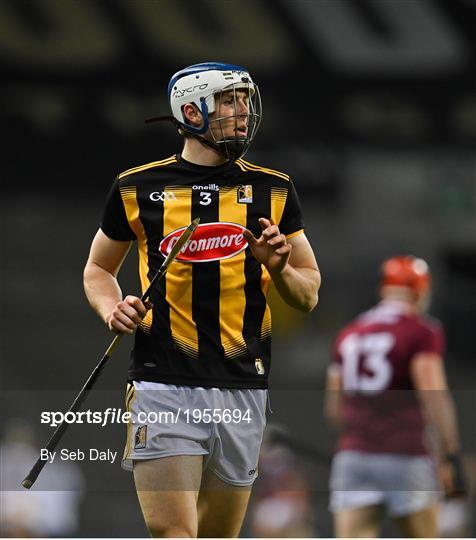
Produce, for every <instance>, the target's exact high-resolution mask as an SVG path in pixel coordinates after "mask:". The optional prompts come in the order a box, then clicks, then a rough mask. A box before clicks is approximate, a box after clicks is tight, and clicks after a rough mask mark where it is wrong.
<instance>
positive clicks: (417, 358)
mask: <svg viewBox="0 0 476 540" xmlns="http://www.w3.org/2000/svg"><path fill="white" fill-rule="evenodd" d="M429 295H430V275H429V270H428V266H427V264H426V263H425V261H423V260H422V259H417V258H415V257H412V256H396V257H392V258H390V259H388V260H386V261H385V262H384V263H383V266H382V277H381V287H380V296H381V301H380V303H379V304H377V305H376V306H375V307H374V308H373V309H371V310H369V311H367V312H365V313H363V314H361V315H359V316H358V317H357V318H356V319H355V320H354V321H352V322H351V323H350V324H349V325H347V326H346V327H345V328H344V329H343V330H342V331H341V332H340V334H339V335H338V337H337V340H336V343H335V347H334V358H333V362H332V364H331V365H330V367H329V370H328V378H327V396H326V406H325V409H326V410H325V412H326V415H327V417H328V418H329V419H330V420H331V421H332V422H333V423H334V424H335V425H336V426H338V427H339V428H340V430H341V432H340V437H339V442H338V448H337V453H336V455H335V457H334V460H333V463H332V471H331V479H330V489H331V500H330V509H331V511H332V512H333V513H334V522H335V532H336V536H338V537H375V536H378V534H379V529H380V517H381V512H382V511H383V510H386V511H387V512H388V514H389V515H390V516H391V517H392V518H395V520H396V521H397V522H398V524H399V525H400V527H401V530H402V533H403V535H405V536H407V537H434V536H436V535H437V501H438V498H439V485H438V482H437V474H436V472H435V463H434V461H433V459H432V457H431V456H430V453H429V450H428V448H427V444H426V441H425V425H426V423H429V424H430V425H431V426H432V427H433V428H434V430H435V432H436V435H437V443H438V459H437V461H438V462H439V463H438V464H439V472H440V479H441V481H442V482H443V487H444V490H445V491H446V493H447V494H448V495H453V494H455V493H456V492H457V491H458V490H461V489H462V488H463V479H462V475H461V465H460V459H459V437H458V430H457V421H456V416H455V409H454V405H453V401H452V398H451V396H450V393H449V391H448V387H447V383H446V377H445V370H444V365H443V353H444V336H443V330H442V328H441V325H440V324H439V323H438V322H437V321H435V320H433V319H430V318H428V317H426V316H424V315H423V312H424V311H425V309H426V307H427V306H428V303H429Z"/></svg>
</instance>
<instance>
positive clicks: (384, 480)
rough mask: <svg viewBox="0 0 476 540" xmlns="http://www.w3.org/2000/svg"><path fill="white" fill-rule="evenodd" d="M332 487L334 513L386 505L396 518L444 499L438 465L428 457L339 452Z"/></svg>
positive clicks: (334, 465) (333, 466) (333, 464)
mask: <svg viewBox="0 0 476 540" xmlns="http://www.w3.org/2000/svg"><path fill="white" fill-rule="evenodd" d="M330 489H331V496H330V504H329V509H330V510H331V512H340V511H342V510H349V509H352V508H359V507H362V506H373V505H377V504H382V505H385V506H386V508H387V511H388V513H389V515H391V516H394V517H396V516H404V515H408V514H413V513H415V512H418V511H420V510H422V509H423V508H426V507H427V506H430V505H432V504H434V503H435V502H436V501H438V500H439V499H440V490H439V487H438V482H437V479H436V470H435V466H434V463H433V460H432V459H431V458H430V457H428V456H404V455H400V454H370V453H367V452H357V451H351V450H345V451H341V452H338V453H337V454H336V456H335V457H334V459H333V461H332V469H331V477H330Z"/></svg>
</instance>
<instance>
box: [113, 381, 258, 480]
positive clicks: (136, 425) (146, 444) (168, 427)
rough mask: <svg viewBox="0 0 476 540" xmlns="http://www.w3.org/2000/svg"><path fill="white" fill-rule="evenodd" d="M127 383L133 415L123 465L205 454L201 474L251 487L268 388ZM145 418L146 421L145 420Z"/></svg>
mask: <svg viewBox="0 0 476 540" xmlns="http://www.w3.org/2000/svg"><path fill="white" fill-rule="evenodd" d="M133 385H134V387H133V388H132V385H128V392H127V393H126V404H127V405H128V410H129V411H130V412H131V414H132V418H131V422H129V425H128V429H127V443H126V448H125V451H124V457H123V460H122V467H123V468H124V469H126V470H132V468H133V460H143V459H156V458H161V457H168V456H193V455H203V456H206V458H205V460H204V470H205V469H210V470H211V471H212V472H213V473H214V474H216V476H218V478H220V479H221V480H223V481H224V482H226V483H228V484H231V485H234V486H247V485H251V484H252V483H253V482H254V480H255V479H256V478H257V476H258V457H259V451H260V447H261V441H262V439H263V432H264V428H265V427H266V403H267V395H268V391H267V390H261V389H252V390H251V389H250V390H248V389H220V388H203V387H190V386H176V385H172V384H162V383H156V382H148V381H134V383H133ZM146 415H147V416H148V418H147V419H146V418H145V416H146Z"/></svg>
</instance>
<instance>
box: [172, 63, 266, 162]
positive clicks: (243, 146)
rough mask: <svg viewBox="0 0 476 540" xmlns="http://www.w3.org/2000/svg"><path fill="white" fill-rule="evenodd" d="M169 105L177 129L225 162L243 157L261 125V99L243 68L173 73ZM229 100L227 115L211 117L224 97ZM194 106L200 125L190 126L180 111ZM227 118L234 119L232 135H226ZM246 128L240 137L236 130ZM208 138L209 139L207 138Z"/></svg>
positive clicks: (217, 66)
mask: <svg viewBox="0 0 476 540" xmlns="http://www.w3.org/2000/svg"><path fill="white" fill-rule="evenodd" d="M239 91H241V92H245V93H246V96H247V99H246V102H247V106H246V108H244V109H243V107H242V109H243V110H241V109H240V107H239V104H238V102H239V97H240V95H241V94H238V92H239ZM168 94H169V100H170V106H171V108H172V114H173V117H174V120H175V123H176V124H177V125H178V126H179V128H180V129H182V130H184V131H185V132H187V133H190V134H191V135H192V136H194V137H196V138H197V139H199V140H200V141H201V142H203V143H204V144H206V145H207V146H211V147H212V148H214V149H215V150H217V151H219V152H220V153H221V154H222V155H223V156H225V157H226V158H228V159H231V160H235V159H238V158H240V157H241V156H243V155H244V154H245V152H246V151H247V150H248V148H249V147H250V145H251V142H252V141H253V139H254V137H255V135H256V133H257V131H258V128H259V125H260V122H261V98H260V93H259V89H258V86H257V85H256V84H255V83H254V82H253V81H252V79H251V76H250V74H249V73H248V72H247V71H246V70H245V69H244V68H242V67H240V66H235V65H232V64H221V63H213V62H212V63H204V64H195V65H193V66H190V67H187V68H185V69H183V70H181V71H179V72H178V73H176V74H175V75H174V76H173V77H172V78H171V80H170V82H169V86H168ZM225 97H226V98H227V99H231V100H232V110H233V111H234V112H233V113H232V114H231V115H228V116H219V117H217V118H210V116H211V115H213V114H214V113H215V112H217V113H218V111H219V109H220V104H221V103H222V101H223V99H224V98H225ZM188 103H193V104H194V105H195V106H196V107H197V108H198V110H199V111H200V112H201V114H202V118H203V125H202V126H200V127H194V126H191V125H190V124H189V123H188V121H187V119H186V118H185V116H184V114H183V108H184V106H185V105H187V104H188ZM230 118H232V119H234V130H233V133H234V135H231V136H230V135H229V134H226V133H225V131H226V130H227V129H229V125H230ZM240 127H241V128H243V127H244V128H245V129H244V131H243V132H242V134H239V128H240ZM207 135H208V136H207Z"/></svg>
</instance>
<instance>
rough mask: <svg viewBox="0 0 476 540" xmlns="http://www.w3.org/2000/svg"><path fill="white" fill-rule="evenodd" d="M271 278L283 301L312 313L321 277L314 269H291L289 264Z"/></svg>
mask: <svg viewBox="0 0 476 540" xmlns="http://www.w3.org/2000/svg"><path fill="white" fill-rule="evenodd" d="M271 278H272V279H273V282H274V284H275V286H276V289H277V290H278V292H279V294H280V295H281V297H282V298H283V300H284V301H285V302H286V303H287V304H289V305H290V306H292V307H294V308H296V309H299V310H301V311H306V312H309V311H312V310H313V309H314V308H315V307H316V305H317V302H318V291H319V287H320V284H321V276H320V273H319V271H318V270H315V269H314V268H293V267H292V266H291V265H290V264H287V265H286V266H285V267H284V270H283V271H282V272H278V273H271Z"/></svg>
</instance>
